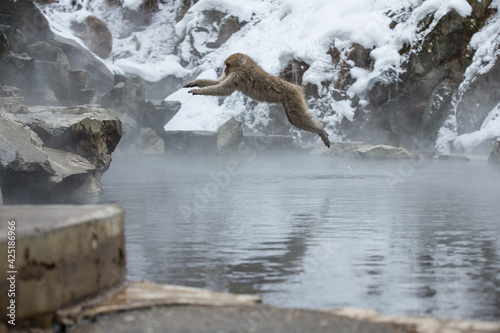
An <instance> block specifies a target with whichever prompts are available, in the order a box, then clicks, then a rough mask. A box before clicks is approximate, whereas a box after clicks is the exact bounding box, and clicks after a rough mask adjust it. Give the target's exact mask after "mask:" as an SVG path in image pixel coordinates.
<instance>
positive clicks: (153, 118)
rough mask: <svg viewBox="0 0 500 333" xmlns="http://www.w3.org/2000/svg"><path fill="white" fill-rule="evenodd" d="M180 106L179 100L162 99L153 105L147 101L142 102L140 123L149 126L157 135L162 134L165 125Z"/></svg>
mask: <svg viewBox="0 0 500 333" xmlns="http://www.w3.org/2000/svg"><path fill="white" fill-rule="evenodd" d="M180 108H181V102H178V101H162V102H161V105H154V104H153V102H151V101H148V102H146V103H145V104H144V109H143V111H142V115H141V124H142V126H144V127H150V128H152V129H154V130H155V132H156V133H157V134H158V135H160V136H161V135H163V133H164V132H165V125H166V124H167V123H168V122H169V121H170V120H171V119H172V118H173V117H174V116H175V115H176V114H177V112H178V111H179V110H180Z"/></svg>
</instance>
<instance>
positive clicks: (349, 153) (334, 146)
mask: <svg viewBox="0 0 500 333" xmlns="http://www.w3.org/2000/svg"><path fill="white" fill-rule="evenodd" d="M330 144H331V146H330V148H327V147H325V146H319V147H316V148H315V149H314V150H313V151H311V154H312V155H320V156H334V157H356V155H355V154H354V151H355V150H356V149H358V148H359V147H360V146H363V143H362V142H330Z"/></svg>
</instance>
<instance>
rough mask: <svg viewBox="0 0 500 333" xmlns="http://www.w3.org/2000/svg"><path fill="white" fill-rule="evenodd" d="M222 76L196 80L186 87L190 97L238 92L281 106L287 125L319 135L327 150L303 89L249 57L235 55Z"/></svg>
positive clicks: (227, 62)
mask: <svg viewBox="0 0 500 333" xmlns="http://www.w3.org/2000/svg"><path fill="white" fill-rule="evenodd" d="M225 63H226V69H225V70H224V74H223V75H222V76H221V77H220V78H219V79H217V80H206V79H199V80H194V81H191V82H189V83H187V84H186V85H185V86H184V88H192V87H200V88H199V89H191V90H189V93H191V94H193V95H213V96H229V95H231V94H232V93H233V92H234V91H236V90H239V91H241V92H242V93H243V94H245V95H247V96H248V97H250V98H253V99H255V100H258V101H261V102H267V103H279V104H282V105H283V109H284V110H285V113H286V116H287V118H288V121H289V122H290V123H291V124H292V125H293V126H295V127H297V128H298V129H301V130H304V131H309V132H313V133H316V134H318V135H319V136H320V137H321V140H323V142H324V144H325V145H326V146H327V147H328V148H330V141H329V140H328V134H327V133H326V132H325V130H324V129H323V127H322V126H321V124H320V123H319V121H317V120H316V119H314V118H313V116H312V114H311V113H309V112H308V111H307V104H306V101H305V100H304V96H303V94H302V88H301V87H300V86H298V85H295V84H293V83H290V82H287V81H285V80H283V79H280V78H278V77H275V76H272V75H270V74H268V73H266V72H265V71H264V70H263V69H262V68H261V67H260V66H259V65H257V64H256V63H255V61H253V60H252V59H251V58H250V57H248V56H246V55H244V54H241V53H236V54H233V55H231V56H230V57H229V58H227V59H226V61H225Z"/></svg>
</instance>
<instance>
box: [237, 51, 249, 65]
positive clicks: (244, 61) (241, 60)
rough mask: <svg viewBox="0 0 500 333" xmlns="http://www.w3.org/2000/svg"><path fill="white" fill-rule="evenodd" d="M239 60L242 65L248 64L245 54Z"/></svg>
mask: <svg viewBox="0 0 500 333" xmlns="http://www.w3.org/2000/svg"><path fill="white" fill-rule="evenodd" d="M238 58H239V59H238V60H239V61H240V63H241V64H242V65H243V64H245V63H246V62H247V57H245V56H244V55H243V54H241V55H240V56H239V57H238Z"/></svg>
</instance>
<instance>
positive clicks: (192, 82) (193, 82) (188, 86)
mask: <svg viewBox="0 0 500 333" xmlns="http://www.w3.org/2000/svg"><path fill="white" fill-rule="evenodd" d="M195 81H196V80H195ZM195 81H190V82H188V83H186V84H185V85H184V88H193V87H198V84H197V83H196V82H195ZM190 92H191V91H190Z"/></svg>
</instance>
